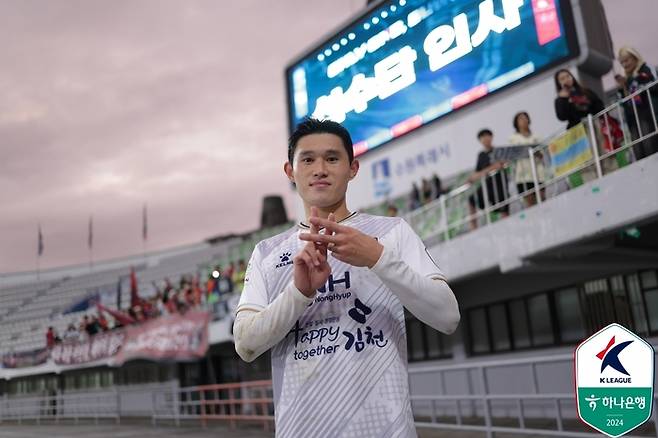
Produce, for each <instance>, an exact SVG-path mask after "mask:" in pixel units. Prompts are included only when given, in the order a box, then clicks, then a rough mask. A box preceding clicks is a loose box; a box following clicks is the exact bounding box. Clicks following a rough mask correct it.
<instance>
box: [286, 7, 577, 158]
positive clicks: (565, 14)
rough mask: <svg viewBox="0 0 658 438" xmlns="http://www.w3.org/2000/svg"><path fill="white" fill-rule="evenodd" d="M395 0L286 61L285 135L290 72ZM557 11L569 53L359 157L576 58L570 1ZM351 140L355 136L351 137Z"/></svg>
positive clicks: (289, 119)
mask: <svg viewBox="0 0 658 438" xmlns="http://www.w3.org/2000/svg"><path fill="white" fill-rule="evenodd" d="M395 1H396V0H382V1H378V2H376V3H374V4H373V5H370V6H368V7H366V8H365V10H364V11H363V12H362V13H360V14H358V15H356V17H355V18H353V19H350V20H348V21H347V22H345V23H344V24H341V25H339V26H338V27H337V28H335V29H334V30H332V31H330V32H329V33H327V34H325V36H324V37H320V39H318V40H317V41H316V42H315V43H314V44H312V45H311V46H309V48H308V49H306V50H304V51H303V52H302V53H301V54H300V55H298V56H296V57H294V58H293V59H292V60H291V61H289V62H288V63H287V65H286V67H285V69H284V76H283V78H284V82H285V92H286V119H287V122H288V123H287V124H288V135H289V136H290V135H292V133H293V131H294V130H295V126H296V125H295V123H294V122H293V111H294V103H293V100H292V98H293V97H292V94H293V93H292V84H291V82H290V78H291V75H292V70H293V69H294V68H295V67H296V66H297V65H298V64H299V63H301V62H302V61H303V60H305V59H306V58H309V57H310V56H311V55H313V54H314V53H316V52H317V51H318V50H319V49H320V48H321V47H323V46H326V45H327V44H329V43H330V42H332V41H334V40H335V39H336V37H337V36H338V35H339V34H342V33H344V32H345V30H346V29H347V28H350V27H352V26H354V25H356V24H357V23H358V22H360V21H362V20H363V19H364V18H365V17H366V16H368V15H370V14H372V12H373V11H375V10H377V9H379V8H381V7H383V6H384V5H388V4H389V3H393V2H395ZM527 1H532V0H527ZM559 10H560V14H561V17H562V22H563V26H564V34H565V37H566V39H567V41H566V42H567V47H568V50H569V55H567V56H564V57H561V58H558V59H556V60H554V61H552V62H550V63H548V64H546V65H545V66H543V67H541V68H539V69H537V70H535V71H533V72H532V73H530V74H529V75H527V76H524V77H523V78H521V79H518V80H516V81H514V82H512V83H509V84H507V85H505V86H503V87H500V88H498V89H496V90H494V91H492V92H489V93H487V94H486V95H485V96H483V97H480V98H479V99H477V100H475V101H473V102H469V103H467V104H466V105H462V106H460V107H458V108H455V109H453V110H451V111H450V112H448V113H446V114H442V115H440V116H439V117H437V118H435V119H433V120H430V121H429V122H425V123H423V124H422V125H420V126H418V127H416V128H414V129H411V130H409V131H407V132H405V133H403V134H401V135H398V136H396V137H392V138H390V139H388V140H386V141H385V142H383V143H380V144H379V145H377V146H375V147H373V148H372V149H367V150H366V151H364V152H363V153H361V154H359V157H362V156H364V155H366V154H368V153H369V152H371V151H375V150H379V149H380V148H382V147H383V146H386V145H389V144H391V143H393V142H394V141H396V140H399V139H400V138H403V137H405V136H407V135H409V134H411V133H416V132H417V131H420V130H421V129H423V128H425V127H427V126H431V125H433V124H434V123H435V122H438V121H439V120H444V119H446V118H448V117H450V116H453V115H454V114H458V113H459V112H460V111H462V110H463V109H465V108H473V107H474V106H476V105H478V104H481V103H482V102H485V101H487V100H488V98H489V97H491V96H495V95H497V94H498V93H499V92H502V91H506V90H509V89H510V88H513V87H516V86H519V85H522V84H523V83H524V82H526V81H527V80H529V79H532V78H535V77H537V76H539V75H541V74H542V73H544V72H546V71H548V70H551V69H553V68H555V67H557V66H559V65H564V64H566V63H568V62H569V61H571V60H573V59H577V58H578V57H579V56H580V55H581V51H580V43H579V41H578V30H577V28H576V22H575V20H574V13H573V8H572V5H571V0H559ZM352 140H354V139H352Z"/></svg>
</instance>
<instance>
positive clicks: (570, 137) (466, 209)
mask: <svg viewBox="0 0 658 438" xmlns="http://www.w3.org/2000/svg"><path fill="white" fill-rule="evenodd" d="M656 111H658V81H655V82H652V83H650V84H648V85H647V86H645V87H643V88H641V89H639V90H637V91H636V92H634V93H632V94H630V95H629V96H626V97H624V98H623V99H620V100H618V101H617V102H615V103H613V104H612V105H610V106H608V107H607V108H605V109H604V110H603V111H601V112H600V113H598V114H595V115H589V116H588V117H587V118H586V119H583V121H582V122H581V123H580V124H578V125H576V126H575V127H573V128H571V129H569V130H567V131H566V132H561V133H560V134H558V135H554V136H551V137H549V138H548V139H547V140H545V141H543V142H541V143H540V144H539V145H537V146H534V147H528V156H527V157H525V156H522V157H518V158H516V159H513V160H510V161H506V162H501V163H500V166H501V168H500V169H496V170H493V171H491V172H489V173H487V174H486V175H481V176H480V177H479V178H477V179H476V180H474V181H472V182H470V183H466V184H464V185H461V186H459V187H457V188H455V189H453V190H451V191H450V192H448V193H446V194H444V195H442V196H441V197H439V198H438V199H436V200H434V201H432V202H430V203H428V204H426V205H424V206H422V207H420V208H418V209H416V210H414V211H411V212H409V213H407V214H406V215H405V216H404V217H405V219H406V220H407V221H408V222H409V224H410V225H411V226H412V227H413V228H414V230H415V231H416V232H417V233H418V234H419V236H420V237H421V238H422V239H423V240H424V241H425V242H426V243H427V244H428V245H435V244H438V243H441V242H444V241H447V240H451V239H453V238H455V237H457V236H459V235H462V234H464V233H467V232H469V231H472V230H474V229H476V228H478V227H481V226H485V225H489V224H491V223H492V222H495V221H497V220H499V219H501V218H503V217H505V216H507V215H508V214H509V213H519V212H520V214H523V213H522V211H523V210H524V209H526V208H530V207H532V206H533V205H537V204H541V203H542V202H544V201H546V200H547V199H550V198H552V197H555V196H558V195H559V194H561V193H563V192H565V191H568V190H571V189H574V188H576V187H579V186H580V185H582V184H584V183H586V182H588V181H592V180H594V179H598V178H602V177H604V176H605V175H606V174H608V173H611V172H614V171H615V170H617V169H619V168H622V167H625V166H627V165H629V164H630V163H632V162H634V161H637V160H640V159H641V158H644V157H646V156H648V155H650V154H652V153H656V152H658V121H657V117H656ZM519 166H525V167H526V168H528V167H529V170H530V174H531V179H530V180H528V177H525V178H524V180H523V181H517V180H516V179H515V177H516V175H518V172H517V170H518V169H519ZM515 174H516V175H515Z"/></svg>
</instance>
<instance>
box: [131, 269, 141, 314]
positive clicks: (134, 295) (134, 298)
mask: <svg viewBox="0 0 658 438" xmlns="http://www.w3.org/2000/svg"><path fill="white" fill-rule="evenodd" d="M141 302H142V300H141V299H140V298H139V293H138V291H137V275H136V274H135V268H130V307H133V306H139V304H140V303H141Z"/></svg>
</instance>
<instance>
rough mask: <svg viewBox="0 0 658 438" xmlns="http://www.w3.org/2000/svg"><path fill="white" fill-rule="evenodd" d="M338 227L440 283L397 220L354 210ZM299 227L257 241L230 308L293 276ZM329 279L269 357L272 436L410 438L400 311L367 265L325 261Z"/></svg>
mask: <svg viewBox="0 0 658 438" xmlns="http://www.w3.org/2000/svg"><path fill="white" fill-rule="evenodd" d="M341 224H343V225H346V226H350V227H353V228H356V229H358V230H360V231H361V232H363V233H364V234H367V235H369V236H372V237H375V238H377V239H379V242H380V243H381V244H382V245H384V246H385V247H386V248H387V250H393V251H395V253H396V254H397V255H398V256H399V257H400V259H402V260H404V261H405V262H406V263H407V264H408V265H409V266H410V267H411V268H412V269H413V270H415V271H416V272H418V273H420V274H422V275H425V276H428V277H429V276H431V277H440V278H444V277H443V274H442V272H441V270H440V269H439V268H438V267H437V265H436V264H435V263H434V261H433V260H432V258H431V257H430V255H429V253H428V252H427V250H426V248H425V245H424V244H423V242H422V240H421V239H420V238H419V237H418V236H417V235H416V233H414V231H413V230H412V229H411V227H410V226H409V225H408V224H407V223H406V222H405V221H404V220H403V219H400V218H389V217H380V216H371V215H367V214H362V213H361V214H358V213H354V214H352V215H351V216H349V217H348V218H346V219H345V220H343V221H341ZM307 231H308V226H306V225H304V224H300V225H299V226H297V227H295V228H293V229H290V230H288V231H286V232H284V233H282V234H279V235H277V236H274V237H272V238H270V239H267V240H264V241H262V242H260V243H259V244H258V245H257V246H256V248H255V250H254V253H253V255H252V257H251V260H250V262H249V267H248V268H247V274H246V278H245V286H244V290H243V292H242V297H241V299H240V304H239V306H238V311H240V310H241V309H253V310H262V309H264V308H265V307H266V306H267V305H268V304H269V303H271V302H272V301H274V299H275V298H276V297H277V296H278V294H279V293H281V291H283V290H284V289H285V287H286V286H287V285H288V284H290V282H291V281H292V278H293V262H292V259H293V257H294V256H295V255H296V254H297V253H298V252H299V251H300V250H301V248H302V247H303V245H305V244H306V242H304V241H302V240H300V239H299V237H298V233H300V232H307ZM328 260H329V264H330V266H331V272H332V273H331V276H330V277H329V280H328V281H327V284H326V285H325V286H324V287H323V288H322V289H320V290H318V293H317V295H316V297H315V299H314V301H313V303H312V304H311V305H309V307H308V309H307V310H306V311H305V312H304V313H303V314H302V316H301V317H300V318H299V320H298V321H297V323H296V324H295V326H294V327H292V328H291V330H290V332H289V333H288V334H287V335H286V337H285V338H284V339H283V340H281V341H280V342H279V343H278V344H276V345H275V346H274V347H273V348H272V350H271V353H272V380H273V389H274V405H275V417H276V433H277V436H279V437H294V438H297V437H355V438H357V437H358V438H364V437H377V438H380V437H415V436H416V431H415V427H414V424H413V416H412V412H411V403H410V400H409V385H408V373H407V340H406V331H405V324H404V310H403V307H402V305H401V304H400V301H399V300H398V298H397V297H396V295H395V293H394V292H393V291H391V290H390V289H389V288H388V287H386V286H385V285H384V284H383V283H382V282H381V281H380V280H379V278H378V277H377V276H376V275H375V274H374V273H373V272H371V271H370V269H368V268H365V267H363V268H357V267H354V266H351V265H348V264H346V263H343V262H341V261H339V260H337V259H336V258H334V257H332V256H331V255H329V256H328Z"/></svg>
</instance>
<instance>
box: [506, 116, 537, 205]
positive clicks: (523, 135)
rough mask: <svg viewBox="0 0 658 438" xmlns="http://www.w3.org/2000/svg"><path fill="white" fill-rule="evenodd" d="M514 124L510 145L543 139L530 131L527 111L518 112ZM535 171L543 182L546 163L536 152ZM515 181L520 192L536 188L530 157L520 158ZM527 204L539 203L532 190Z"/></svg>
mask: <svg viewBox="0 0 658 438" xmlns="http://www.w3.org/2000/svg"><path fill="white" fill-rule="evenodd" d="M512 124H513V125H514V131H515V132H514V134H512V135H511V136H510V138H509V143H510V145H514V146H536V145H538V144H539V142H540V141H541V140H540V139H539V137H537V136H536V135H534V134H533V133H532V131H530V115H529V114H528V113H527V112H525V111H520V112H518V113H516V115H515V116H514V119H513V121H512ZM535 171H536V172H537V181H538V182H539V183H540V184H541V183H542V182H543V181H544V173H545V172H544V164H543V163H542V160H541V156H540V155H539V154H535ZM514 182H515V183H516V190H517V191H518V193H519V194H521V193H524V192H526V191H528V190H532V189H534V188H535V179H534V176H533V174H532V164H531V163H530V157H529V156H528V158H519V159H518V160H516V163H515V166H514ZM524 200H525V202H526V203H527V206H528V207H530V206H533V205H535V204H536V203H537V196H536V194H535V192H534V190H532V191H531V192H530V193H528V194H527V195H526V196H525V197H524Z"/></svg>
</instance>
